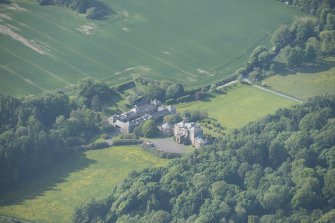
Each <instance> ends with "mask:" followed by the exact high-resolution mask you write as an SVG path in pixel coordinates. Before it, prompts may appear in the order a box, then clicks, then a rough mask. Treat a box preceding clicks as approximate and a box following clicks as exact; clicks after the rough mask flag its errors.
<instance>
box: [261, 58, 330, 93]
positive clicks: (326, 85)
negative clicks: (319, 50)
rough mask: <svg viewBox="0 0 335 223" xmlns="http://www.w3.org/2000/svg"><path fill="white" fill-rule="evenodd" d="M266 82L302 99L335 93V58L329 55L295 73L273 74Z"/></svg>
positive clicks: (274, 87) (276, 88)
mask: <svg viewBox="0 0 335 223" xmlns="http://www.w3.org/2000/svg"><path fill="white" fill-rule="evenodd" d="M264 82H265V83H266V84H267V85H269V86H271V87H272V88H273V89H275V90H278V91H281V92H284V93H286V94H289V95H292V96H295V97H298V98H301V99H307V98H309V97H312V96H315V95H320V94H327V93H330V94H335V58H334V57H329V58H326V59H325V60H323V61H321V62H319V63H318V64H317V65H313V66H307V67H302V68H300V69H299V71H298V72H296V73H293V74H287V75H285V76H283V75H275V76H272V77H270V78H267V79H266V80H264Z"/></svg>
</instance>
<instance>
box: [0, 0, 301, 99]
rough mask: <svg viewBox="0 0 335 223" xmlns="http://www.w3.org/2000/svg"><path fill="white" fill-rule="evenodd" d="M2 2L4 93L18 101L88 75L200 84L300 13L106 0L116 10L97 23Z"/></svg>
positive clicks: (216, 1) (269, 1)
mask: <svg viewBox="0 0 335 223" xmlns="http://www.w3.org/2000/svg"><path fill="white" fill-rule="evenodd" d="M3 2H5V1H3ZM3 2H2V3H0V58H1V62H0V93H2V94H11V95H17V96H22V95H27V94H37V93H41V92H45V91H48V90H50V89H57V88H66V87H68V86H71V85H72V84H74V83H76V82H77V81H78V79H81V78H84V77H93V78H96V79H100V80H104V81H108V82H110V83H111V84H112V85H116V84H120V83H123V82H126V81H129V80H131V79H132V78H135V77H138V76H146V77H150V78H154V79H157V80H160V79H168V80H173V81H175V82H182V83H184V84H185V85H186V86H187V87H188V88H191V87H198V86H202V85H204V84H208V83H211V82H213V81H215V80H218V79H222V78H224V77H226V76H227V75H230V74H231V73H232V72H233V71H235V70H236V69H237V68H239V67H240V66H241V65H242V64H243V63H244V62H245V60H246V57H247V56H248V54H249V53H250V51H251V50H253V48H254V47H255V46H257V45H259V44H268V43H269V37H270V35H271V32H272V31H273V30H274V29H275V28H276V27H277V26H279V25H280V24H282V23H285V22H288V21H290V20H291V19H292V18H293V17H294V15H296V14H298V12H297V10H296V9H294V8H293V7H290V6H287V5H285V4H282V3H279V2H278V1H275V0H253V1H252V4H250V1H249V0H234V1H228V0H212V1H203V0H185V1H178V0H164V1H163V0H158V1H149V0H136V1H134V0H109V1H108V0H106V1H105V2H106V3H107V4H108V5H110V6H111V7H112V9H113V10H114V11H115V13H113V14H111V15H110V16H109V17H108V18H106V19H104V20H101V21H94V20H88V19H85V18H84V17H83V16H81V15H78V14H77V13H75V12H73V11H71V10H68V9H64V8H58V7H54V6H38V5H37V4H36V3H35V1H32V0H13V1H12V2H11V3H3ZM246 4H247V5H248V7H243V5H246Z"/></svg>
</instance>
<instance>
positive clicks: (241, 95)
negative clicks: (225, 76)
mask: <svg viewBox="0 0 335 223" xmlns="http://www.w3.org/2000/svg"><path fill="white" fill-rule="evenodd" d="M294 104H295V102H294V101H290V100H287V99H285V98H282V97H279V96H276V95H272V94H269V93H267V92H263V91H261V90H259V89H257V88H255V87H253V86H248V85H241V84H238V85H235V86H233V87H232V89H230V90H229V91H228V92H227V94H223V95H220V96H217V97H214V98H211V99H209V101H196V102H191V103H184V104H179V105H177V111H179V112H182V111H186V110H187V111H191V110H202V111H207V112H208V116H209V117H210V118H214V119H217V120H218V121H219V122H220V123H221V124H222V125H223V126H224V127H226V128H227V129H228V130H230V129H233V128H239V127H242V126H244V125H246V124H247V123H248V122H250V121H256V120H257V119H259V118H262V117H264V116H265V115H267V114H269V113H273V112H275V111H276V110H277V109H278V108H283V107H289V106H292V105H294Z"/></svg>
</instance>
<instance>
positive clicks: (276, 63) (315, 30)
mask: <svg viewBox="0 0 335 223" xmlns="http://www.w3.org/2000/svg"><path fill="white" fill-rule="evenodd" d="M279 1H281V2H287V3H288V4H291V5H294V6H296V7H298V8H299V9H300V10H302V11H303V12H305V13H306V15H304V16H299V17H296V18H295V19H294V20H293V22H291V23H290V24H285V25H281V26H279V27H278V28H277V29H276V30H275V32H274V33H273V34H272V36H271V43H272V46H271V48H270V49H268V48H266V47H263V46H259V47H257V48H256V49H255V50H254V51H253V52H252V54H251V55H250V57H249V60H248V61H247V63H246V65H245V66H244V67H243V68H241V69H239V70H238V71H237V74H239V75H240V76H241V77H244V76H249V78H250V79H253V80H261V79H263V78H264V77H265V76H267V75H271V74H272V73H274V72H280V71H281V70H282V69H283V68H289V69H291V68H294V67H297V66H299V65H301V64H303V63H306V62H314V61H315V60H316V59H318V58H322V57H324V56H327V55H333V54H334V53H335V1H333V0H289V1H286V0H285V1H284V0H279Z"/></svg>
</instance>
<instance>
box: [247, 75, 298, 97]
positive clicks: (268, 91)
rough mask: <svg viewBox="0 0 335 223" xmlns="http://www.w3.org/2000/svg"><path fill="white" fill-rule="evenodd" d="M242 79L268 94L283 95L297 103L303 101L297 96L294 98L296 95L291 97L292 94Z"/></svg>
mask: <svg viewBox="0 0 335 223" xmlns="http://www.w3.org/2000/svg"><path fill="white" fill-rule="evenodd" d="M242 81H244V82H246V83H248V84H251V85H252V86H254V87H256V88H258V89H260V90H262V91H265V92H267V93H270V94H273V95H277V96H279V97H283V98H286V99H288V100H292V101H295V102H298V103H302V102H304V101H303V100H301V99H299V98H296V97H293V96H290V95H287V94H284V93H281V92H278V91H275V90H272V89H269V88H266V87H263V86H260V85H257V84H254V83H253V82H251V81H250V80H249V79H243V80H242Z"/></svg>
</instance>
